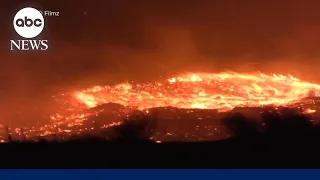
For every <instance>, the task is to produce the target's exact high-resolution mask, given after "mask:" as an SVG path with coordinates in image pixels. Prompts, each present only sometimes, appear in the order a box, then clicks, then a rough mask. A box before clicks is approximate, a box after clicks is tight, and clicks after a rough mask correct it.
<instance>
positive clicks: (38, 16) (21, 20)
mask: <svg viewBox="0 0 320 180" xmlns="http://www.w3.org/2000/svg"><path fill="white" fill-rule="evenodd" d="M13 27H14V29H15V31H16V32H17V34H19V35H20V36H21V37H23V38H26V39H21V40H10V50H24V51H26V50H47V49H48V48H49V46H48V40H34V39H32V38H35V37H36V36H38V35H39V34H40V33H41V32H42V30H43V28H44V18H43V15H42V13H41V12H40V11H38V10H37V9H35V8H31V7H27V8H23V9H21V10H20V11H18V12H17V13H16V15H15V17H14V19H13Z"/></svg>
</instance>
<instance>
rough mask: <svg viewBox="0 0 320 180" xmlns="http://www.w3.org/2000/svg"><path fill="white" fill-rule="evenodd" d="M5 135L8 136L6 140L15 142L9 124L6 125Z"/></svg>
mask: <svg viewBox="0 0 320 180" xmlns="http://www.w3.org/2000/svg"><path fill="white" fill-rule="evenodd" d="M5 136H6V141H7V142H8V143H12V142H13V139H12V136H11V133H10V131H9V127H8V126H6V127H5Z"/></svg>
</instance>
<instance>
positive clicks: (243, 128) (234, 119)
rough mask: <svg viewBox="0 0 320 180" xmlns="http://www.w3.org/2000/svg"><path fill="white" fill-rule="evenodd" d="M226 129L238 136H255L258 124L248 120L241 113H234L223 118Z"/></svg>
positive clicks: (257, 131)
mask: <svg viewBox="0 0 320 180" xmlns="http://www.w3.org/2000/svg"><path fill="white" fill-rule="evenodd" d="M223 124H224V125H225V126H226V127H227V130H228V131H229V132H230V133H232V134H233V135H234V136H236V137H239V138H255V136H256V135H257V134H258V133H259V127H258V124H257V123H255V122H254V121H250V120H249V119H247V118H246V117H245V116H244V115H242V114H241V113H234V114H231V115H230V116H228V117H226V118H225V119H223Z"/></svg>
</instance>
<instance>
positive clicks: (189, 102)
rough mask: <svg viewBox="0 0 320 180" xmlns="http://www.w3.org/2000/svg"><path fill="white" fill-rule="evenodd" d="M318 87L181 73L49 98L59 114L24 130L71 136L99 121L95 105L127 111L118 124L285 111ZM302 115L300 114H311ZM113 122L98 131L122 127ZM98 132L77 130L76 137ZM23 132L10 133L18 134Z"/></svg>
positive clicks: (271, 78)
mask: <svg viewBox="0 0 320 180" xmlns="http://www.w3.org/2000/svg"><path fill="white" fill-rule="evenodd" d="M319 92H320V85H318V84H313V83H310V82H306V81H302V80H300V79H298V78H296V77H293V76H291V75H276V74H272V75H267V74H262V73H255V74H240V73H227V72H225V73H185V74H182V75H179V76H176V77H172V78H170V79H167V80H163V81H158V82H151V83H121V84H118V85H115V86H94V87H92V88H88V89H84V90H79V91H74V92H68V93H64V94H61V95H57V96H53V98H54V99H55V100H56V101H57V103H58V104H57V105H58V107H60V109H59V110H58V111H57V112H55V113H54V114H52V115H51V116H50V119H51V122H50V123H49V124H47V125H45V126H43V127H40V128H35V127H32V128H31V129H30V128H26V129H25V130H24V134H25V135H26V137H32V135H31V134H32V133H35V134H37V136H47V135H53V134H55V133H72V132H73V131H75V129H72V128H73V127H75V126H80V125H83V122H84V121H85V120H87V119H88V118H89V117H93V116H98V115H99V114H100V113H102V112H103V111H104V110H105V109H95V107H97V106H99V105H103V104H106V103H115V104H120V105H122V106H124V107H125V108H123V109H121V110H117V112H114V113H115V114H116V115H115V117H119V118H120V119H121V118H122V117H124V116H127V115H128V114H130V112H132V111H133V110H135V109H138V110H144V112H146V113H148V112H149V111H148V109H149V108H154V107H168V106H170V107H176V108H187V109H217V110H218V111H229V110H232V109H233V108H234V107H259V106H265V105H274V106H279V105H282V106H287V105H288V106H289V105H290V104H291V103H296V102H300V100H301V99H302V98H305V97H308V96H319ZM315 112H316V110H315V109H305V110H304V113H307V114H312V113H315ZM120 124H121V122H119V121H114V120H113V119H111V120H110V121H109V123H107V124H101V125H100V127H98V128H101V129H103V128H108V127H112V126H117V125H120ZM96 128H97V127H85V128H78V129H77V130H76V131H77V132H76V133H80V132H84V131H87V130H93V129H96ZM20 131H21V129H19V128H16V129H15V130H14V132H16V133H17V134H21V132H20Z"/></svg>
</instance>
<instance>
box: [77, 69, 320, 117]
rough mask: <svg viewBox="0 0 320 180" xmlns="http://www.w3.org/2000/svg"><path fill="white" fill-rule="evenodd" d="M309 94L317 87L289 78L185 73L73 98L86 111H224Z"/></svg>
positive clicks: (286, 101) (278, 102)
mask: <svg viewBox="0 0 320 180" xmlns="http://www.w3.org/2000/svg"><path fill="white" fill-rule="evenodd" d="M311 90H313V91H315V93H316V95H317V94H318V92H319V90H320V85H318V84H312V83H309V82H304V81H301V80H300V79H298V78H295V77H293V76H291V75H287V76H285V75H276V74H273V75H266V74H239V73H218V74H212V73H186V74H183V75H180V76H177V77H173V78H171V79H169V80H168V81H166V82H156V83H147V84H129V83H123V84H119V85H116V86H113V87H112V86H95V87H93V88H89V89H86V90H82V91H77V92H75V93H74V94H73V97H74V101H75V103H79V104H84V105H86V107H87V108H92V107H95V106H97V105H101V104H104V103H118V104H121V105H124V106H130V107H136V108H138V109H148V108H153V107H164V106H173V107H177V108H199V109H218V110H220V111H227V110H230V109H232V108H234V107H237V106H263V105H286V104H289V103H291V102H293V101H295V100H299V99H301V98H304V97H306V96H308V93H309V92H310V91H311Z"/></svg>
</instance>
